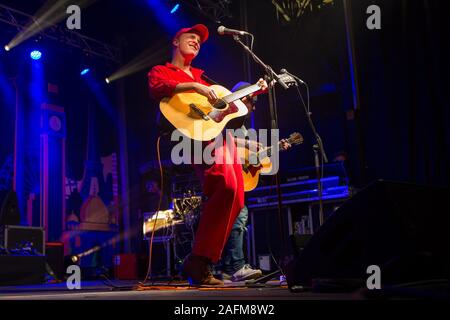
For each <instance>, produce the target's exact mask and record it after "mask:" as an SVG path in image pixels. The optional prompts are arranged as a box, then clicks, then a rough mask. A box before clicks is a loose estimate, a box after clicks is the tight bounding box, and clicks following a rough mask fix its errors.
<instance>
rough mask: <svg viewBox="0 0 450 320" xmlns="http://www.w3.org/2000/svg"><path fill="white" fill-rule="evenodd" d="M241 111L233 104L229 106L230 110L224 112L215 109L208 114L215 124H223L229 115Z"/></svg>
mask: <svg viewBox="0 0 450 320" xmlns="http://www.w3.org/2000/svg"><path fill="white" fill-rule="evenodd" d="M238 111H239V108H238V107H237V106H236V105H235V104H234V103H233V102H232V103H230V104H229V105H228V108H226V109H224V110H218V109H214V110H212V111H211V112H210V113H208V117H210V118H211V119H212V120H214V121H215V122H217V123H219V122H221V121H222V120H223V119H224V118H225V117H226V116H227V115H229V114H232V113H236V112H238Z"/></svg>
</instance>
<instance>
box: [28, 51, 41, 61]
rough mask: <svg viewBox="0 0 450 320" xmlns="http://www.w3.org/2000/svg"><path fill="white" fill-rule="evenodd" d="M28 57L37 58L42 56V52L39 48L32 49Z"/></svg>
mask: <svg viewBox="0 0 450 320" xmlns="http://www.w3.org/2000/svg"><path fill="white" fill-rule="evenodd" d="M30 57H31V59H33V60H39V59H40V58H41V57H42V52H40V51H39V50H33V51H31V53H30Z"/></svg>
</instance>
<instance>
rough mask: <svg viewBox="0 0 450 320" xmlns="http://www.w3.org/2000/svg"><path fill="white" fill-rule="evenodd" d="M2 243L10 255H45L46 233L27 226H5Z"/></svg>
mask: <svg viewBox="0 0 450 320" xmlns="http://www.w3.org/2000/svg"><path fill="white" fill-rule="evenodd" d="M0 233H1V235H0V241H1V242H2V245H3V246H4V247H5V249H7V250H8V251H9V252H10V253H13V254H14V253H28V254H30V255H45V233H44V229H43V228H39V227H27V226H9V225H7V226H4V227H3V228H1V231H0Z"/></svg>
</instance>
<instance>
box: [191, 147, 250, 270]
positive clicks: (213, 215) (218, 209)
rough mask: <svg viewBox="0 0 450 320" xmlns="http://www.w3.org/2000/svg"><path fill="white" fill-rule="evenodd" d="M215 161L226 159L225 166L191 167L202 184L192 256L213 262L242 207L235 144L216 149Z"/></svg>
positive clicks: (217, 257)
mask: <svg viewBox="0 0 450 320" xmlns="http://www.w3.org/2000/svg"><path fill="white" fill-rule="evenodd" d="M215 156H216V159H217V158H219V157H224V158H225V157H227V159H228V160H230V159H232V161H223V162H224V163H214V164H212V165H210V166H206V165H194V167H195V171H196V173H197V175H199V177H200V179H201V180H202V182H203V194H204V195H205V196H206V197H207V201H205V202H204V203H203V209H202V213H201V216H200V221H199V225H198V229H197V232H196V234H195V241H194V247H193V249H192V253H193V254H196V255H199V256H203V257H207V258H209V259H211V261H212V262H214V263H216V262H217V261H218V260H219V259H220V257H221V255H222V250H223V248H224V246H225V244H226V242H227V240H228V237H229V235H230V233H231V229H232V227H233V224H234V221H235V220H236V217H237V216H238V214H239V212H240V211H241V209H242V208H243V207H244V182H243V178H242V166H241V164H240V163H239V161H238V159H237V152H236V146H235V144H234V143H229V144H228V145H227V144H226V142H224V144H223V146H222V147H220V148H218V149H216V151H215Z"/></svg>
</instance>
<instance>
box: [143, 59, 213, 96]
mask: <svg viewBox="0 0 450 320" xmlns="http://www.w3.org/2000/svg"><path fill="white" fill-rule="evenodd" d="M191 72H192V75H193V76H194V78H191V76H190V75H188V74H187V73H186V72H184V71H183V70H181V69H180V68H178V67H176V66H174V65H173V64H171V63H169V62H167V63H166V65H164V66H155V67H153V68H152V70H150V72H149V73H148V85H149V88H150V93H151V94H152V97H153V98H154V99H156V100H158V101H159V100H161V99H162V98H164V97H170V96H172V95H173V90H175V87H176V86H177V84H179V83H185V82H198V83H201V84H204V85H207V86H209V85H210V84H209V83H207V82H206V81H205V80H203V79H202V78H201V76H202V74H203V70H201V69H197V68H194V67H191Z"/></svg>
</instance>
